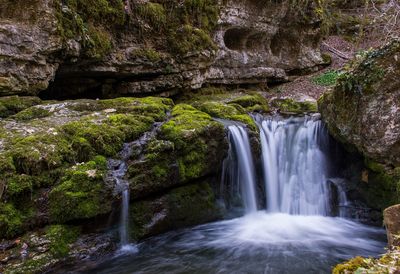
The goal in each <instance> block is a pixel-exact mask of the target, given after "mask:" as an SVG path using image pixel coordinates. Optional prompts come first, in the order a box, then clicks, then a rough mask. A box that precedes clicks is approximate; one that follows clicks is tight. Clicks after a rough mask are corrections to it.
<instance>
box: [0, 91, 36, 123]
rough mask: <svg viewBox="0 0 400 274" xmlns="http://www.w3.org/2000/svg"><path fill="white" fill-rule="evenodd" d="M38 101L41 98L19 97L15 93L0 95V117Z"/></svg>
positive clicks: (14, 112)
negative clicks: (13, 94) (12, 94)
mask: <svg viewBox="0 0 400 274" xmlns="http://www.w3.org/2000/svg"><path fill="white" fill-rule="evenodd" d="M40 103H41V100H40V98H38V97H30V96H25V97H21V96H17V95H16V96H6V97H0V117H2V118H5V117H8V116H10V115H13V114H16V113H18V112H20V111H22V110H24V109H26V108H29V107H31V106H34V105H38V104H40Z"/></svg>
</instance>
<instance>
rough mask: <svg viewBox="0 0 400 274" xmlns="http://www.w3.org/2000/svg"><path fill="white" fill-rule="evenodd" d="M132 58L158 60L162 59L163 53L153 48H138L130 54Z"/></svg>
mask: <svg viewBox="0 0 400 274" xmlns="http://www.w3.org/2000/svg"><path fill="white" fill-rule="evenodd" d="M130 57H131V58H144V59H147V60H149V61H150V62H153V63H155V62H158V61H160V60H161V54H160V53H159V52H158V51H156V50H154V49H151V48H147V49H136V50H134V51H133V52H131V54H130Z"/></svg>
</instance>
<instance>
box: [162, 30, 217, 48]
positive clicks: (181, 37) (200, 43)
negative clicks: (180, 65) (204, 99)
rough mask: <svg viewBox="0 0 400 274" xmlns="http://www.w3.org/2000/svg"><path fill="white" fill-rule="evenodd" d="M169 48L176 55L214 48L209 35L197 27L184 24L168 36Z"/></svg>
mask: <svg viewBox="0 0 400 274" xmlns="http://www.w3.org/2000/svg"><path fill="white" fill-rule="evenodd" d="M168 42H169V45H170V48H171V50H172V51H173V52H174V53H176V54H178V55H186V54H188V53H194V52H199V51H202V50H205V49H213V50H215V49H216V46H215V44H214V41H213V40H212V39H211V37H210V35H209V34H208V33H207V32H206V31H204V30H202V29H199V28H195V27H193V26H191V25H184V26H183V27H181V28H180V29H178V30H176V31H174V33H173V34H171V35H170V36H169V37H168Z"/></svg>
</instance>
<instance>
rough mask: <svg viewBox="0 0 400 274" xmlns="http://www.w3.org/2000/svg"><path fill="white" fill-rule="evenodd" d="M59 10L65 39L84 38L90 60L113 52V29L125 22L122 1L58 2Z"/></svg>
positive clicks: (60, 26)
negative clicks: (111, 32)
mask: <svg viewBox="0 0 400 274" xmlns="http://www.w3.org/2000/svg"><path fill="white" fill-rule="evenodd" d="M62 3H65V6H64V4H62ZM55 7H56V10H57V19H58V31H59V33H60V35H61V37H63V39H64V40H67V39H82V46H83V48H84V50H85V54H86V56H87V57H90V58H97V59H99V58H102V57H104V56H105V55H106V54H108V53H109V52H110V50H111V48H112V44H111V34H110V32H109V30H111V29H113V28H115V27H117V26H120V25H122V24H123V23H124V22H125V12H124V5H123V1H122V0H65V1H60V0H58V1H55Z"/></svg>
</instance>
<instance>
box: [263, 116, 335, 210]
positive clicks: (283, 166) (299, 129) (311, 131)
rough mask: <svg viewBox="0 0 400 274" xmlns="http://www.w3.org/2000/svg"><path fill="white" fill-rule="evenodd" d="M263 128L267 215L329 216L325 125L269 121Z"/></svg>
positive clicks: (307, 120) (304, 120) (293, 120)
mask: <svg viewBox="0 0 400 274" xmlns="http://www.w3.org/2000/svg"><path fill="white" fill-rule="evenodd" d="M259 126H260V135H261V146H262V160H263V171H264V181H265V188H266V199H267V201H266V203H267V211H269V212H283V213H288V214H296V215H324V216H327V215H329V213H330V191H329V188H328V184H327V177H328V174H327V159H326V156H325V155H324V152H323V151H322V150H321V145H322V144H323V142H321V141H323V140H325V139H326V138H327V136H328V135H327V134H328V133H327V131H326V130H325V128H324V127H323V125H322V122H321V121H320V120H313V119H311V118H291V119H286V120H282V119H276V118H268V119H266V120H263V121H261V122H260V125H259Z"/></svg>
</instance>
